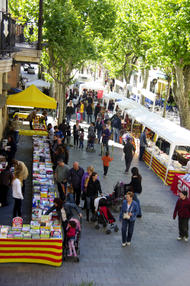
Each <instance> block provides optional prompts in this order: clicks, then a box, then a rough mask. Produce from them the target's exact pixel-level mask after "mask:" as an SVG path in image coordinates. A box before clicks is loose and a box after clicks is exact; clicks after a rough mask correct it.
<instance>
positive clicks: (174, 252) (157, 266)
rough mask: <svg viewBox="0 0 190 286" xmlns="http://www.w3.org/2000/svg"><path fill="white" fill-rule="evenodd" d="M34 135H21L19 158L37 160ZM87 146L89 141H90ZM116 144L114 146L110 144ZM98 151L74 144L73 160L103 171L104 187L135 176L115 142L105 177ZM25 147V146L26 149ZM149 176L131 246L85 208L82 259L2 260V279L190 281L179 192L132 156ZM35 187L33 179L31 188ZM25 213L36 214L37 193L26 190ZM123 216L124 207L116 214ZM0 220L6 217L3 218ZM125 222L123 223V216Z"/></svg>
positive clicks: (173, 284)
mask: <svg viewBox="0 0 190 286" xmlns="http://www.w3.org/2000/svg"><path fill="white" fill-rule="evenodd" d="M30 144H31V139H30V138H29V137H21V140H20V144H19V150H18V155H17V158H18V159H21V160H24V161H25V162H27V164H28V166H31V160H32V158H31V156H32V152H31V151H30V148H31V145H30ZM85 146H86V142H85ZM110 148H111V149H112V147H110ZM95 149H96V152H95V153H87V152H86V151H85V148H84V151H79V150H78V149H74V148H72V147H71V148H70V159H69V165H70V167H71V166H72V163H73V161H76V160H77V161H79V163H80V166H82V167H83V168H84V169H86V167H87V166H88V165H94V167H95V171H96V172H97V173H98V174H99V178H100V181H101V185H102V190H103V192H105V193H110V192H112V191H113V185H114V184H115V183H116V182H117V181H118V180H119V181H124V182H129V181H130V175H125V174H124V169H125V168H124V167H125V166H124V161H122V160H121V158H122V149H121V148H117V147H114V148H113V157H114V161H113V162H111V164H110V168H109V171H108V175H107V177H106V178H104V177H103V167H102V161H101V157H100V156H99V154H100V145H98V144H96V146H95ZM21 150H22V151H21ZM132 166H137V167H138V168H139V170H140V173H141V175H142V178H143V192H142V194H141V195H140V201H141V206H142V214H143V216H142V218H140V219H137V221H136V224H135V230H134V236H133V239H132V243H131V246H127V247H125V248H122V247H121V233H120V231H119V232H118V233H111V234H110V235H106V234H105V233H104V232H102V231H101V230H96V229H95V228H94V225H93V224H92V223H86V221H85V214H84V217H83V224H82V237H81V255H80V262H79V263H72V262H63V265H62V266H61V267H59V268H56V267H50V266H46V265H37V264H0V273H1V275H0V285H2V286H12V285H14V286H20V285H24V286H33V285H35V286H38V285H39V286H41V285H46V286H50V285H51V286H52V285H64V286H65V285H79V284H80V283H81V282H90V281H93V282H94V285H98V286H99V285H105V286H107V285H122V286H126V285H127V286H128V285H129V286H132V285H133V286H161V285H164V286H178V285H189V278H190V274H189V267H188V265H189V253H190V243H185V242H183V241H181V242H179V241H177V240H176V237H177V235H178V233H177V221H173V219H172V213H173V208H174V205H175V202H176V199H177V198H176V197H175V196H174V195H173V194H172V192H171V191H170V188H169V187H168V186H165V185H164V184H163V183H162V181H161V180H160V179H159V178H158V177H157V176H156V175H155V174H154V173H153V172H152V171H151V170H150V169H148V168H147V166H146V165H145V164H144V163H143V162H139V161H138V158H137V156H136V157H135V158H134V160H133V162H132ZM30 188H31V185H30V182H29V181H28V182H27V190H29V189H30ZM25 198H26V202H25V206H24V211H23V214H24V219H25V221H27V219H28V217H29V215H30V200H31V194H30V193H29V192H28V193H27V194H26V196H25ZM10 213H12V203H11V204H10V205H9V206H8V207H7V210H6V208H0V218H1V219H2V218H4V220H6V218H7V216H8V215H9V214H10ZM114 215H115V217H116V218H117V220H118V213H117V214H114ZM0 223H4V222H3V221H0ZM118 225H119V227H120V223H119V222H118Z"/></svg>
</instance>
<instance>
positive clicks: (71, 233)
mask: <svg viewBox="0 0 190 286" xmlns="http://www.w3.org/2000/svg"><path fill="white" fill-rule="evenodd" d="M75 236H76V223H75V221H69V223H68V226H67V240H68V245H69V251H70V253H69V255H68V256H73V255H74V256H77V254H76V249H75Z"/></svg>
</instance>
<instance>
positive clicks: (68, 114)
mask: <svg viewBox="0 0 190 286" xmlns="http://www.w3.org/2000/svg"><path fill="white" fill-rule="evenodd" d="M73 113H74V107H73V103H72V100H70V101H69V103H68V105H67V108H66V117H67V124H69V122H70V120H71V116H72V114H73Z"/></svg>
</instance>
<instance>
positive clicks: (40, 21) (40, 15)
mask: <svg viewBox="0 0 190 286" xmlns="http://www.w3.org/2000/svg"><path fill="white" fill-rule="evenodd" d="M42 25H43V0H39V18H38V44H37V49H38V50H41V49H42Z"/></svg>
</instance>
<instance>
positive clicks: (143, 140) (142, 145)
mask: <svg viewBox="0 0 190 286" xmlns="http://www.w3.org/2000/svg"><path fill="white" fill-rule="evenodd" d="M147 134H148V129H147V128H145V130H144V131H143V133H142V134H141V136H140V153H139V160H140V161H142V158H143V155H144V151H145V147H146V146H147V145H148V144H147V141H146V136H147Z"/></svg>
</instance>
